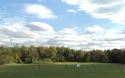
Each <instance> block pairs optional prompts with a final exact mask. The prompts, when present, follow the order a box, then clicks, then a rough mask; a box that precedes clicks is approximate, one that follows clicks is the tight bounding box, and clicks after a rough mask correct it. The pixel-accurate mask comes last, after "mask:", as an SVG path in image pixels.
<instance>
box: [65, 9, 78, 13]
mask: <svg viewBox="0 0 125 78" xmlns="http://www.w3.org/2000/svg"><path fill="white" fill-rule="evenodd" d="M67 12H72V13H76V11H75V10H71V9H68V10H67Z"/></svg>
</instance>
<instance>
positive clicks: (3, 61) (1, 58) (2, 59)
mask: <svg viewBox="0 0 125 78" xmlns="http://www.w3.org/2000/svg"><path fill="white" fill-rule="evenodd" d="M1 64H5V60H4V58H3V57H2V56H1V55H0V65H1Z"/></svg>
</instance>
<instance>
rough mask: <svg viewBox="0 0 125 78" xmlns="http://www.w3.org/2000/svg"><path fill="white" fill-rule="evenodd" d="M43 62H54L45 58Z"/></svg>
mask: <svg viewBox="0 0 125 78" xmlns="http://www.w3.org/2000/svg"><path fill="white" fill-rule="evenodd" d="M42 61H44V62H53V61H52V60H51V59H49V58H44V59H43V60H42Z"/></svg>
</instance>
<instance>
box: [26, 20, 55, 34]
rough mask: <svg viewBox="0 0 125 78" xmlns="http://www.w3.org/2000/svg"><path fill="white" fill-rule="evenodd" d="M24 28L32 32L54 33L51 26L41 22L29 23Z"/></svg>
mask: <svg viewBox="0 0 125 78" xmlns="http://www.w3.org/2000/svg"><path fill="white" fill-rule="evenodd" d="M25 26H26V27H28V28H30V30H32V31H41V32H54V31H53V28H52V26H50V25H48V24H46V23H42V22H30V23H29V24H27V25H25Z"/></svg>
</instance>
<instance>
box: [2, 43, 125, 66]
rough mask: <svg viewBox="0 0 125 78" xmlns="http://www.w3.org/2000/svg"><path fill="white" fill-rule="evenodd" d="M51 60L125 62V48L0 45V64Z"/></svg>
mask: <svg viewBox="0 0 125 78" xmlns="http://www.w3.org/2000/svg"><path fill="white" fill-rule="evenodd" d="M39 60H44V61H52V62H63V61H67V62H110V63H125V49H116V48H114V49H112V50H104V51H103V50H90V51H85V50H84V51H83V50H74V49H70V48H69V47H64V46H62V47H59V46H57V47H55V46H50V47H44V46H38V47H36V46H33V45H31V46H24V45H22V46H21V47H20V46H19V45H18V44H16V45H14V47H6V46H4V45H1V46H0V64H4V63H7V64H8V63H32V62H33V61H39Z"/></svg>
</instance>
